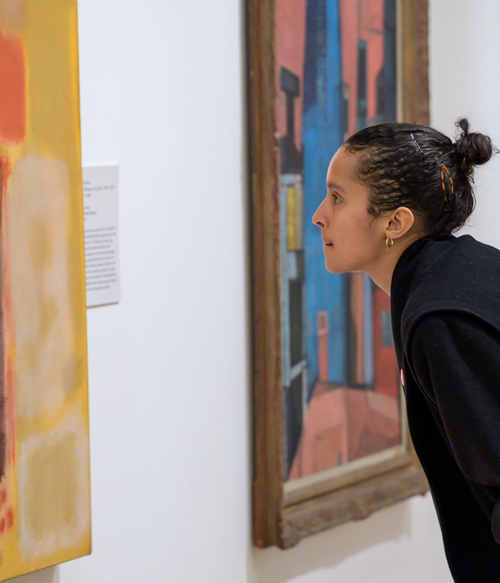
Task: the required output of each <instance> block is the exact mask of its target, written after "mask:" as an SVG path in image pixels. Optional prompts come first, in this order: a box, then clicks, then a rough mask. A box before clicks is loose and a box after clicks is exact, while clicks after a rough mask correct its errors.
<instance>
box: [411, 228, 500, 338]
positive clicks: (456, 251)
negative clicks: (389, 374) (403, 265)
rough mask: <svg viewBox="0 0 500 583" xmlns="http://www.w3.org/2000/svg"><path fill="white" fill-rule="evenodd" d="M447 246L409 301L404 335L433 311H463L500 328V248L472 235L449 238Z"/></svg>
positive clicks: (437, 312) (453, 313)
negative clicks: (478, 239)
mask: <svg viewBox="0 0 500 583" xmlns="http://www.w3.org/2000/svg"><path fill="white" fill-rule="evenodd" d="M443 249H444V248H443V247H442V246H441V247H440V253H439V254H438V255H436V256H437V259H436V260H435V261H434V262H433V263H432V265H431V267H430V268H429V269H428V270H427V271H426V272H425V274H423V275H422V277H421V279H420V281H419V282H418V285H416V286H415V287H414V289H413V291H412V293H411V295H410V297H409V298H408V301H407V302H406V305H405V308H404V310H403V314H402V319H401V324H402V330H403V335H404V336H406V337H407V338H408V335H409V334H410V333H412V331H413V328H414V327H415V325H416V323H417V322H420V321H421V320H422V319H423V318H424V317H427V316H429V315H431V314H441V316H440V317H445V316H444V314H450V315H451V316H450V317H452V318H457V317H458V314H462V315H463V316H466V317H468V318H472V319H473V321H474V320H482V321H483V322H484V323H485V324H486V325H488V326H490V327H493V328H495V329H496V330H499V331H500V251H499V250H498V249H496V248H494V247H492V246H490V245H487V244H485V243H481V242H479V241H477V240H476V239H474V238H473V237H472V236H470V235H463V236H462V237H453V238H451V239H448V240H447V242H446V249H445V252H444V251H443ZM431 251H432V250H431ZM434 317H435V316H434ZM445 318H446V317H445Z"/></svg>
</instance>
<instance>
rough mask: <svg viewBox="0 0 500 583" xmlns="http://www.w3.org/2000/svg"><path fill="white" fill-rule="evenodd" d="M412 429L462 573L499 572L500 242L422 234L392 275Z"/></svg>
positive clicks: (455, 567) (487, 578)
mask: <svg viewBox="0 0 500 583" xmlns="http://www.w3.org/2000/svg"><path fill="white" fill-rule="evenodd" d="M391 310H392V326H393V334H394V342H395V347H396V354H397V358H398V363H399V366H400V368H401V369H402V378H403V379H404V390H405V395H406V407H407V413H408V423H409V428H410V434H411V437H412V440H413V443H414V445H415V449H416V452H417V454H418V457H419V459H420V462H421V464H422V467H423V469H424V471H425V473H426V475H427V479H428V481H429V486H430V489H431V493H432V497H433V500H434V504H435V507H436V510H437V514H438V519H439V523H440V525H441V531H442V534H443V541H444V546H445V552H446V557H447V559H448V563H449V566H450V569H451V572H452V575H453V577H454V580H455V581H456V582H460V583H475V582H481V583H490V582H495V583H499V581H500V251H498V250H497V249H494V248H493V247H490V246H489V245H485V244H483V243H479V242H478V241H476V240H475V239H474V238H473V237H471V236H470V235H465V236H462V237H453V236H450V237H443V238H433V239H429V238H426V239H420V240H419V241H416V242H415V243H413V244H412V245H411V246H410V247H408V249H406V250H405V251H404V253H403V254H402V256H401V258H400V259H399V261H398V263H397V265H396V268H395V270H394V274H393V278H392V283H391Z"/></svg>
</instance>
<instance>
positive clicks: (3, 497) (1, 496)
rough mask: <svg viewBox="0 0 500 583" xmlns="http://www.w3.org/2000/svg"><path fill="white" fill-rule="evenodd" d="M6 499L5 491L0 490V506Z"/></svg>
mask: <svg viewBox="0 0 500 583" xmlns="http://www.w3.org/2000/svg"><path fill="white" fill-rule="evenodd" d="M6 501H7V491H6V490H0V508H1V507H2V506H3V505H4V504H5V502H6Z"/></svg>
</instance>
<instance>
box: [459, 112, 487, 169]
mask: <svg viewBox="0 0 500 583" xmlns="http://www.w3.org/2000/svg"><path fill="white" fill-rule="evenodd" d="M456 126H457V127H458V128H460V130H461V133H460V136H459V137H458V139H457V141H456V142H455V143H454V144H453V147H454V150H455V152H456V153H457V158H458V163H459V165H460V167H461V168H462V170H463V172H464V174H465V175H466V176H470V175H471V174H472V172H473V170H474V166H479V165H481V164H486V162H488V160H489V159H490V158H491V156H492V154H493V145H492V143H491V140H490V138H489V137H488V136H485V135H484V134H480V133H477V132H471V133H469V120H468V119H466V118H462V119H459V120H458V121H457V123H456Z"/></svg>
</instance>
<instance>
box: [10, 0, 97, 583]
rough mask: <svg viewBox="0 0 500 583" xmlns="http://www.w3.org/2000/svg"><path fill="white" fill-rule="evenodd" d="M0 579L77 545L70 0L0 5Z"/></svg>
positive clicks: (82, 478) (79, 432) (87, 523)
mask: <svg viewBox="0 0 500 583" xmlns="http://www.w3.org/2000/svg"><path fill="white" fill-rule="evenodd" d="M0 205H1V214H0V290H1V293H0V329H1V336H0V338H1V342H0V580H1V581H4V580H6V579H10V578H12V577H15V576H18V575H22V574H25V573H28V572H31V571H35V570H37V569H42V568H44V567H48V566H51V565H54V564H56V563H61V562H63V561H67V560H69V559H74V558H76V557H80V556H82V555H86V554H88V553H90V549H91V520H90V475H89V474H90V472H89V418H88V390H87V340H86V306H85V270H84V244H83V240H84V239H83V199H82V169H81V150H80V109H79V81H78V38H77V0H1V1H0Z"/></svg>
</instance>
